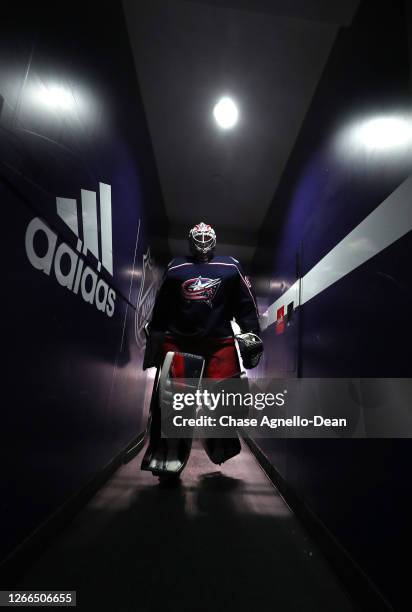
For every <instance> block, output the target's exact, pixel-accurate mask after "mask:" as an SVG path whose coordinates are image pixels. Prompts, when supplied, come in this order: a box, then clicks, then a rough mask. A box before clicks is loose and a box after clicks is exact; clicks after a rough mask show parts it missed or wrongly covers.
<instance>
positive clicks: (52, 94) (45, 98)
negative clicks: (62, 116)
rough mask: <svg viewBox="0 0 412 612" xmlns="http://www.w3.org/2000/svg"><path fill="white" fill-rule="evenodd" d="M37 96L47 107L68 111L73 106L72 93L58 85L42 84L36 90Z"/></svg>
mask: <svg viewBox="0 0 412 612" xmlns="http://www.w3.org/2000/svg"><path fill="white" fill-rule="evenodd" d="M38 97H39V100H41V102H42V103H43V104H44V105H45V106H47V107H49V108H53V109H57V110H63V111H68V110H70V109H72V108H73V107H74V98H73V95H72V93H71V92H70V91H69V90H67V89H66V88H64V87H61V86H59V85H51V86H49V87H46V86H44V85H42V86H41V88H40V89H39V91H38Z"/></svg>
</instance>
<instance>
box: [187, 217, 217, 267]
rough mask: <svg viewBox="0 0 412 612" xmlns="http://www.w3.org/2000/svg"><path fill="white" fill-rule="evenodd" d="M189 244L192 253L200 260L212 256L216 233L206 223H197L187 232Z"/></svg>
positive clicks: (205, 259)
mask: <svg viewBox="0 0 412 612" xmlns="http://www.w3.org/2000/svg"><path fill="white" fill-rule="evenodd" d="M189 246H190V250H191V252H192V254H193V255H194V256H195V257H196V258H197V259H200V260H202V261H207V260H208V259H210V258H211V257H212V254H213V249H214V248H215V246H216V233H215V230H214V229H213V227H211V226H210V225H207V223H203V221H202V222H201V223H198V224H197V225H195V226H194V227H192V229H191V230H190V232H189Z"/></svg>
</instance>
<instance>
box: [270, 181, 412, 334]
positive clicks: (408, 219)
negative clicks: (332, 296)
mask: <svg viewBox="0 0 412 612" xmlns="http://www.w3.org/2000/svg"><path fill="white" fill-rule="evenodd" d="M411 230H412V176H410V177H408V178H407V179H406V180H405V181H404V182H403V183H402V184H401V185H400V186H399V187H398V188H397V189H395V191H393V192H392V193H391V195H390V196H388V197H387V198H386V200H384V201H383V202H382V203H381V204H380V205H379V206H378V207H377V208H375V210H374V211H372V212H371V213H370V214H369V215H368V216H367V217H366V218H365V219H364V220H363V221H362V222H361V223H359V225H358V226H356V227H355V229H353V230H352V231H351V232H349V234H348V235H347V236H345V238H343V240H341V241H340V242H339V243H338V244H337V245H336V246H335V247H334V248H333V249H332V250H331V251H329V253H328V254H327V255H325V257H323V258H322V259H321V260H320V261H319V262H318V263H317V264H316V265H315V266H314V267H313V268H312V269H311V270H309V272H307V274H305V276H303V277H302V278H301V279H299V280H297V281H296V283H294V284H293V285H292V286H291V287H289V289H288V290H287V291H286V292H285V293H284V294H283V295H281V296H280V297H279V298H278V299H277V300H276V301H275V302H274V303H273V304H271V305H270V306H269V308H268V309H267V311H266V312H265V313H264V314H263V315H262V317H261V319H260V323H261V327H262V329H266V327H268V326H269V325H272V323H275V322H276V320H277V318H278V311H279V310H280V309H282V307H283V308H284V312H285V313H286V309H287V306H288V304H290V303H291V302H293V307H294V308H297V307H298V306H299V305H300V306H302V305H303V304H305V303H306V302H308V301H309V300H311V299H312V298H313V297H315V296H316V295H318V294H319V293H321V292H322V291H324V290H325V289H327V288H328V287H330V286H331V285H333V284H334V283H336V282H337V281H338V280H340V279H341V278H343V277H344V276H346V275H347V274H349V273H350V272H352V271H353V270H355V269H356V268H358V267H359V266H361V265H362V264H363V263H365V262H366V261H368V259H371V258H372V257H374V256H375V255H377V254H378V253H380V252H381V251H383V249H385V248H386V247H388V246H390V245H391V244H393V243H394V242H396V241H397V240H399V238H402V236H404V235H405V234H407V233H408V232H410V231H411ZM300 283H301V285H300V302H299V284H300Z"/></svg>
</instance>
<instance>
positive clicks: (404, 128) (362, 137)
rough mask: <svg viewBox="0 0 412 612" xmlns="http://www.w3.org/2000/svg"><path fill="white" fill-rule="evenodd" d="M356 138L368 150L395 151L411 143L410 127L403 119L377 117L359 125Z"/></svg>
mask: <svg viewBox="0 0 412 612" xmlns="http://www.w3.org/2000/svg"><path fill="white" fill-rule="evenodd" d="M356 136H357V138H358V139H359V142H360V143H361V144H363V145H364V146H365V147H366V148H367V149H369V150H386V149H397V148H399V147H404V146H405V145H410V144H411V143H412V125H411V121H410V120H408V119H406V118H404V117H397V116H390V115H389V116H380V117H379V116H378V117H374V118H372V119H369V120H367V121H364V122H363V123H361V124H360V125H359V126H358V127H357V134H356Z"/></svg>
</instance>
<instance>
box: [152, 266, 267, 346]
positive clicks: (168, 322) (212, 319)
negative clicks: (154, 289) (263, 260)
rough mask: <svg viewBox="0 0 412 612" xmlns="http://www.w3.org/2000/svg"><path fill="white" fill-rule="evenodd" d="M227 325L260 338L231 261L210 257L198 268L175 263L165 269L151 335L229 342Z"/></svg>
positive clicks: (243, 282)
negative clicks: (220, 339) (224, 338)
mask: <svg viewBox="0 0 412 612" xmlns="http://www.w3.org/2000/svg"><path fill="white" fill-rule="evenodd" d="M232 319H235V320H236V322H237V323H238V325H239V327H240V328H241V330H242V332H249V331H251V332H254V333H255V334H259V320H258V312H257V308H256V302H255V298H254V296H253V294H252V291H251V287H250V283H249V281H248V280H247V279H246V278H245V276H244V274H243V271H242V269H241V267H240V264H239V262H238V261H237V260H236V259H234V258H233V257H213V258H212V259H211V260H210V261H208V262H198V261H196V260H195V259H193V258H191V257H178V258H176V259H173V260H172V261H171V262H170V263H169V265H168V267H167V270H166V273H165V276H164V279H163V283H162V285H161V287H160V289H159V292H158V294H157V298H156V302H155V306H154V309H153V315H152V320H151V325H150V327H151V329H153V330H155V331H164V332H166V331H168V332H170V333H171V334H173V335H176V336H188V337H194V338H197V337H198V338H205V337H213V338H222V337H225V336H233V331H232V327H231V325H230V321H231V320H232Z"/></svg>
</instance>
